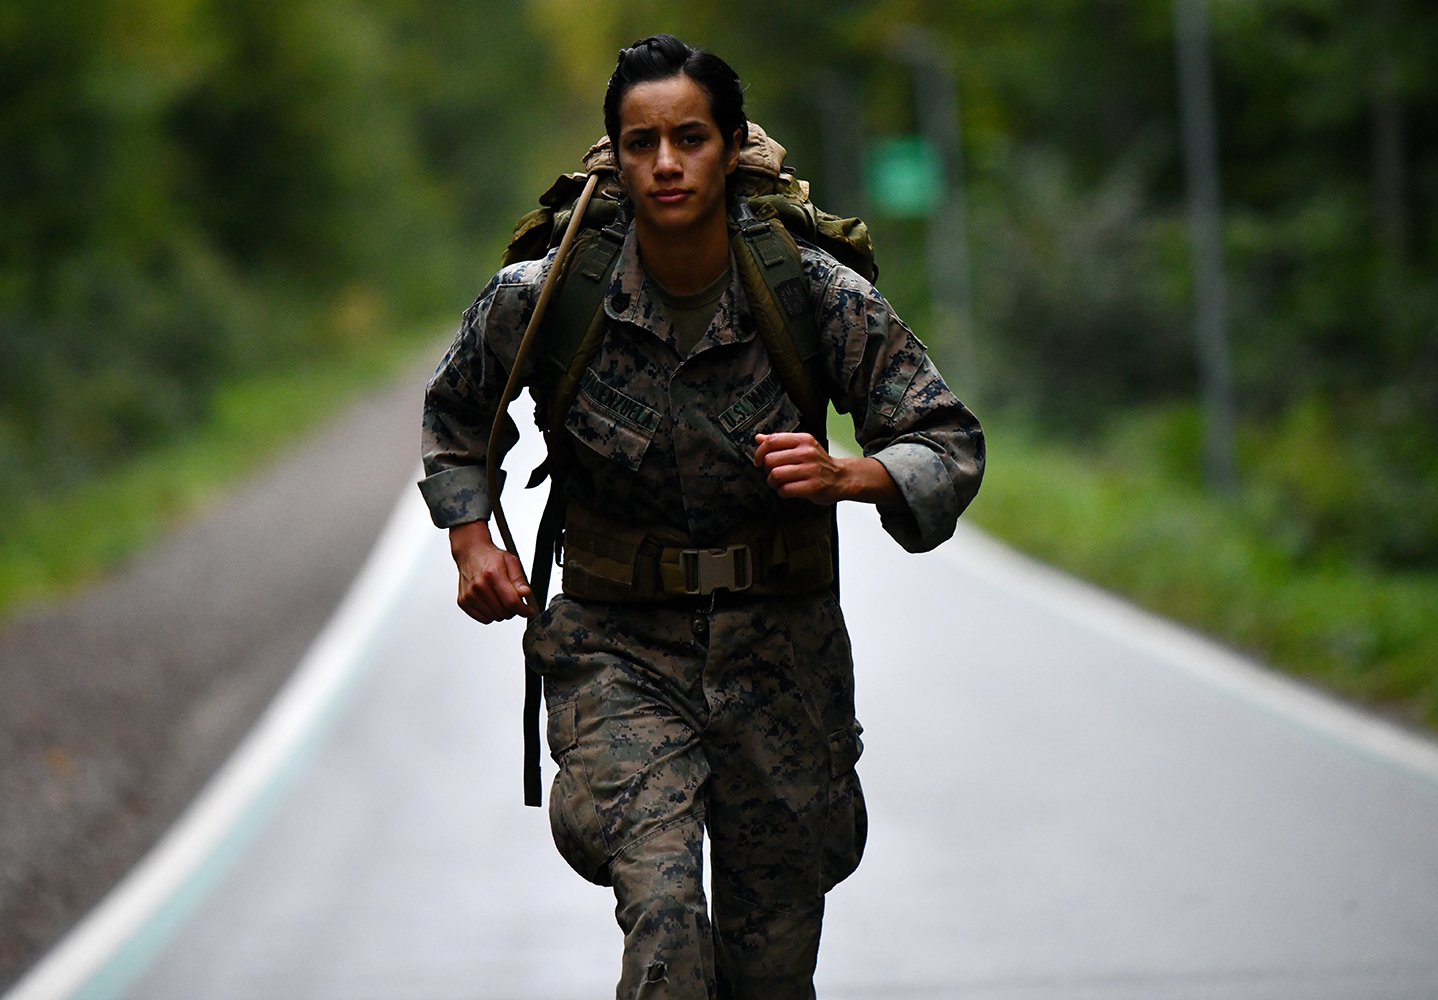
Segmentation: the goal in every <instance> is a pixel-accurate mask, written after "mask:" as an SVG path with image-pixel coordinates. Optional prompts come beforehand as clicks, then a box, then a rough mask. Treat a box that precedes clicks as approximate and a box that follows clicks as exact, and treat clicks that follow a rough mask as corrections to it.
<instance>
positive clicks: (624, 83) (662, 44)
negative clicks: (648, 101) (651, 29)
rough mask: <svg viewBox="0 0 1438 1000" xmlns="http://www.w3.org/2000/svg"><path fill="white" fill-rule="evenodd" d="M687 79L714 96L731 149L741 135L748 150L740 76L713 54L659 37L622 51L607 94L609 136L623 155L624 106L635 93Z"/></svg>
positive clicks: (712, 107)
mask: <svg viewBox="0 0 1438 1000" xmlns="http://www.w3.org/2000/svg"><path fill="white" fill-rule="evenodd" d="M681 73H682V74H684V75H685V76H687V77H689V79H691V80H693V81H694V82H695V83H697V84H699V86H700V87H702V88H703V89H704V93H706V94H708V95H709V111H710V113H711V114H712V115H713V116H714V124H716V125H718V126H719V132H720V134H721V135H723V137H724V145H725V147H728V145H729V143H730V142H731V141H732V140H733V136H734V133H735V131H736V130H737V131H738V132H739V143H740V145H743V142H744V139H745V137H746V136H747V135H748V134H749V118H748V116H746V115H745V114H744V86H743V84H741V83H740V82H739V74H738V73H735V72H734V70H733V69H732V68H730V66H729V64H728V63H726V62H725V61H724V60H723V59H720V58H719V57H718V56H716V55H714V54H713V53H712V52H705V51H704V50H703V49H696V48H694V47H693V46H692V45H688V44H686V43H684V42H681V41H680V40H679V39H677V38H675V37H674V36H673V35H653V36H651V37H649V38H645V39H643V40H641V41H638V42H635V43H634V44H633V45H631V46H629V48H627V49H620V50H619V60H618V62H617V63H616V64H615V67H614V74H613V75H612V76H610V78H609V86H608V88H607V89H606V90H605V91H604V131H605V132H607V133H608V134H609V141H610V142H611V143H613V145H614V151H615V154H616V155H617V154H618V152H619V104H620V102H621V101H622V100H623V99H624V95H625V94H627V93H628V92H629V89H630V88H631V87H633V86H634V85H635V84H638V83H648V82H649V81H651V80H668V79H670V78H671V77H675V76H678V75H679V74H681Z"/></svg>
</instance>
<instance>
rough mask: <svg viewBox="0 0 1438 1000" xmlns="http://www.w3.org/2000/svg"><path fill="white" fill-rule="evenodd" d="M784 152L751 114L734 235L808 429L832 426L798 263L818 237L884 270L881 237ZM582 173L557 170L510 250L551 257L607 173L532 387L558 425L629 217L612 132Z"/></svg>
mask: <svg viewBox="0 0 1438 1000" xmlns="http://www.w3.org/2000/svg"><path fill="white" fill-rule="evenodd" d="M786 155H787V151H786V150H785V149H784V147H783V146H781V145H779V144H778V143H777V142H775V141H774V140H773V139H771V138H769V136H768V134H767V133H765V131H764V130H763V129H762V128H760V127H759V126H758V125H756V124H754V123H753V122H750V123H749V133H748V137H747V138H746V140H745V143H744V146H743V147H742V148H741V150H740V157H739V166H738V169H737V171H736V175H735V177H734V178H732V179H731V182H730V183H731V186H732V187H733V188H734V195H735V204H736V208H737V210H738V211H737V218H736V224H737V232H736V233H735V235H734V239H733V240H732V241H731V243H732V245H733V248H734V254H735V260H736V262H737V264H738V267H739V276H740V278H741V280H742V281H743V284H744V290H745V294H746V296H747V297H748V299H749V304H750V308H751V309H752V310H753V312H754V314H755V318H756V319H757V320H758V321H759V329H760V334H761V336H763V338H764V346H765V348H766V349H767V350H768V352H769V355H770V358H771V361H772V363H773V364H774V365H775V368H776V371H777V374H778V375H779V378H780V382H781V383H782V384H783V386H784V389H785V391H786V392H788V394H789V396H790V398H792V399H793V400H794V402H795V404H796V405H797V406H798V408H799V411H800V413H801V414H802V415H803V418H804V424H805V427H806V429H808V430H809V431H810V432H811V433H813V434H814V435H815V436H816V437H819V438H821V439H822V438H823V437H824V420H825V414H826V412H827V408H828V397H827V393H825V392H824V390H823V388H822V381H821V380H820V379H819V378H818V372H817V369H816V367H815V365H816V359H817V356H818V349H819V343H818V322H817V318H816V317H815V315H814V312H813V304H812V303H810V302H809V301H808V291H807V287H806V285H805V282H804V280H803V274H802V272H801V270H800V265H799V244H800V243H804V244H808V245H811V246H815V247H818V248H819V249H821V250H824V251H826V252H827V253H829V254H831V255H832V256H833V257H834V258H835V259H837V260H838V261H839V262H840V263H841V264H844V265H846V266H848V267H850V268H852V269H853V270H855V271H857V272H858V273H859V274H860V275H862V276H863V277H865V278H867V279H868V280H869V281H873V280H875V279H876V278H877V277H878V265H877V263H876V262H875V260H874V244H873V240H872V239H871V238H870V236H869V229H868V227H867V226H866V225H865V224H864V222H863V221H862V220H860V219H845V218H840V217H839V216H836V215H832V214H830V213H828V212H825V211H823V210H822V209H820V208H818V207H817V206H815V205H814V203H813V202H812V201H811V200H810V199H809V183H808V182H807V181H804V180H800V179H799V178H798V176H797V174H796V172H795V171H794V169H793V168H792V167H790V166H787V165H786V164H785V163H784V158H785V156H786ZM584 166H585V172H584V173H573V174H565V175H562V176H560V177H559V178H558V179H557V180H556V181H555V182H554V183H553V184H552V185H551V186H550V188H549V190H547V191H546V192H545V193H544V194H543V195H541V196H540V199H539V203H540V207H539V208H537V209H535V210H533V211H531V212H530V213H528V214H527V215H525V216H524V217H523V218H522V219H520V220H519V223H518V225H516V227H515V230H514V235H513V237H512V238H511V240H510V242H509V245H508V246H507V247H506V248H505V251H504V254H503V263H504V264H506V265H508V264H512V263H515V262H517V261H521V260H535V259H538V258H540V257H543V256H544V255H545V254H546V253H547V252H548V251H549V250H550V249H552V248H553V247H554V246H556V245H557V244H558V242H559V238H560V234H562V233H563V232H564V230H565V228H566V226H567V225H568V224H569V221H570V218H571V216H572V214H573V208H574V203H575V200H576V199H577V198H578V196H579V193H580V191H581V189H582V188H583V187H584V184H585V180H586V178H587V176H588V175H590V174H595V173H597V174H599V175H600V183H599V186H598V188H597V189H596V191H595V195H594V197H593V199H592V200H591V201H590V202H589V204H588V207H587V209H586V210H585V213H584V219H583V221H582V223H581V225H582V228H581V230H580V234H579V237H578V239H576V241H575V244H574V247H573V250H572V251H571V252H570V254H569V258H568V260H567V261H566V263H565V267H564V271H563V273H562V274H561V276H560V282H561V284H560V286H559V291H558V292H557V294H556V295H555V298H554V300H553V301H552V302H551V303H550V306H549V309H550V313H549V316H548V318H547V319H546V322H545V329H544V333H543V336H544V340H543V344H542V345H541V347H542V354H543V357H544V359H545V361H544V362H543V363H541V364H540V365H539V366H537V368H536V370H535V380H534V382H535V384H534V386H533V387H532V389H531V391H532V392H533V394H534V396H535V399H536V401H537V402H538V403H539V407H538V409H537V410H536V419H537V420H538V422H539V425H540V428H541V429H542V430H548V428H550V427H556V426H559V424H560V423H561V422H562V420H563V417H564V414H565V413H567V412H568V410H569V407H570V405H572V404H573V402H574V397H575V394H576V393H577V391H578V386H579V380H580V378H581V377H582V375H583V374H584V369H585V367H586V366H587V364H588V362H589V359H590V358H591V357H593V355H594V352H595V351H597V350H598V349H599V343H600V341H601V339H602V338H603V333H604V320H605V317H604V310H603V303H604V295H605V292H606V291H607V289H608V287H609V276H610V275H611V274H612V273H613V270H614V265H615V263H616V262H617V260H618V254H619V250H620V248H621V247H622V245H623V239H624V232H625V229H626V227H627V225H628V219H627V218H626V217H625V215H624V207H623V206H624V201H623V199H624V194H623V191H622V189H621V188H620V186H619V182H618V169H617V167H616V164H615V162H614V157H613V152H612V148H611V146H610V143H609V139H608V137H605V138H604V139H601V140H600V141H599V142H598V143H596V144H595V145H594V146H592V147H590V150H589V152H588V153H587V154H586V155H585V157H584Z"/></svg>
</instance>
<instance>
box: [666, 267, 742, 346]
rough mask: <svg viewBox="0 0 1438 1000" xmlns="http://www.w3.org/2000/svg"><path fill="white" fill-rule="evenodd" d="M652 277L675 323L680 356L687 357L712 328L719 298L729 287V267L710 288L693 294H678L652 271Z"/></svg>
mask: <svg viewBox="0 0 1438 1000" xmlns="http://www.w3.org/2000/svg"><path fill="white" fill-rule="evenodd" d="M649 280H650V281H651V282H653V284H654V288H655V289H656V290H657V291H658V293H659V301H660V302H662V303H664V311H665V312H667V313H668V314H669V322H671V323H673V324H674V338H675V340H676V341H678V345H679V356H680V357H681V358H687V357H688V356H689V352H690V351H692V350H694V345H695V344H697V343H699V338H700V337H703V336H704V332H705V331H706V330H708V329H709V322H710V320H712V319H713V318H714V313H715V312H716V311H717V310H718V308H719V300H720V299H721V298H723V297H724V290H725V289H726V288H728V287H729V271H728V270H727V269H726V270H725V271H724V273H723V274H721V275H719V277H717V278H715V279H714V283H713V284H711V285H710V286H709V287H708V288H705V289H703V290H702V291H699V292H696V293H695V294H693V295H675V294H673V293H672V292H670V291H669V290H668V289H667V288H665V287H664V286H663V285H661V284H660V283H659V282H657V281H655V280H654V276H653V275H650V276H649Z"/></svg>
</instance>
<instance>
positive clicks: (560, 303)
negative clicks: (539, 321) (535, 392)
mask: <svg viewBox="0 0 1438 1000" xmlns="http://www.w3.org/2000/svg"><path fill="white" fill-rule="evenodd" d="M626 225H627V223H626V220H624V219H623V218H622V217H621V218H620V219H618V220H616V221H615V222H613V223H611V224H610V225H608V226H605V227H604V228H603V229H599V230H585V231H584V232H583V233H581V234H580V236H579V237H578V239H576V240H575V242H574V251H573V253H572V254H571V255H570V264H569V266H568V267H567V268H566V269H565V273H564V274H563V276H562V277H561V278H560V280H561V282H562V284H561V285H560V289H559V293H558V296H557V298H556V299H555V301H554V308H553V310H552V312H551V314H550V319H549V321H548V323H547V324H546V327H545V330H544V341H545V359H546V362H545V363H546V366H547V367H546V371H545V376H546V377H545V379H544V380H542V381H543V384H544V385H546V386H547V387H548V389H547V395H548V399H546V400H541V402H540V407H539V410H538V411H536V412H537V414H538V416H539V418H540V419H541V420H542V421H544V423H543V424H542V425H541V426H542V429H544V430H546V431H549V430H553V429H557V428H559V427H561V426H562V425H563V423H564V415H565V414H566V413H568V412H569V407H570V406H571V405H573V403H574V397H575V395H576V394H577V393H578V392H579V381H580V379H581V378H583V376H584V369H585V368H587V367H588V365H589V361H590V359H591V358H592V357H594V354H595V352H596V351H598V350H599V342H600V341H601V340H603V338H604V329H605V326H606V325H607V323H608V316H607V314H606V313H605V311H604V296H605V295H606V294H608V292H609V281H610V279H611V278H612V277H613V275H614V268H615V265H616V264H618V262H619V251H620V250H621V249H623V247H624V234H625V227H626Z"/></svg>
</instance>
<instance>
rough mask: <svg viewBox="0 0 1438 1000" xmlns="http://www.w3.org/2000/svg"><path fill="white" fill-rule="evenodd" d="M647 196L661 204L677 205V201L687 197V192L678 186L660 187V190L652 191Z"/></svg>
mask: <svg viewBox="0 0 1438 1000" xmlns="http://www.w3.org/2000/svg"><path fill="white" fill-rule="evenodd" d="M649 197H651V198H653V199H654V200H655V201H657V202H659V204H661V205H677V204H679V202H681V201H683V200H684V199H685V198H688V197H689V192H688V191H684V190H682V189H680V188H661V189H660V190H658V191H655V192H654V193H652V194H651V195H650V196H649Z"/></svg>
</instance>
